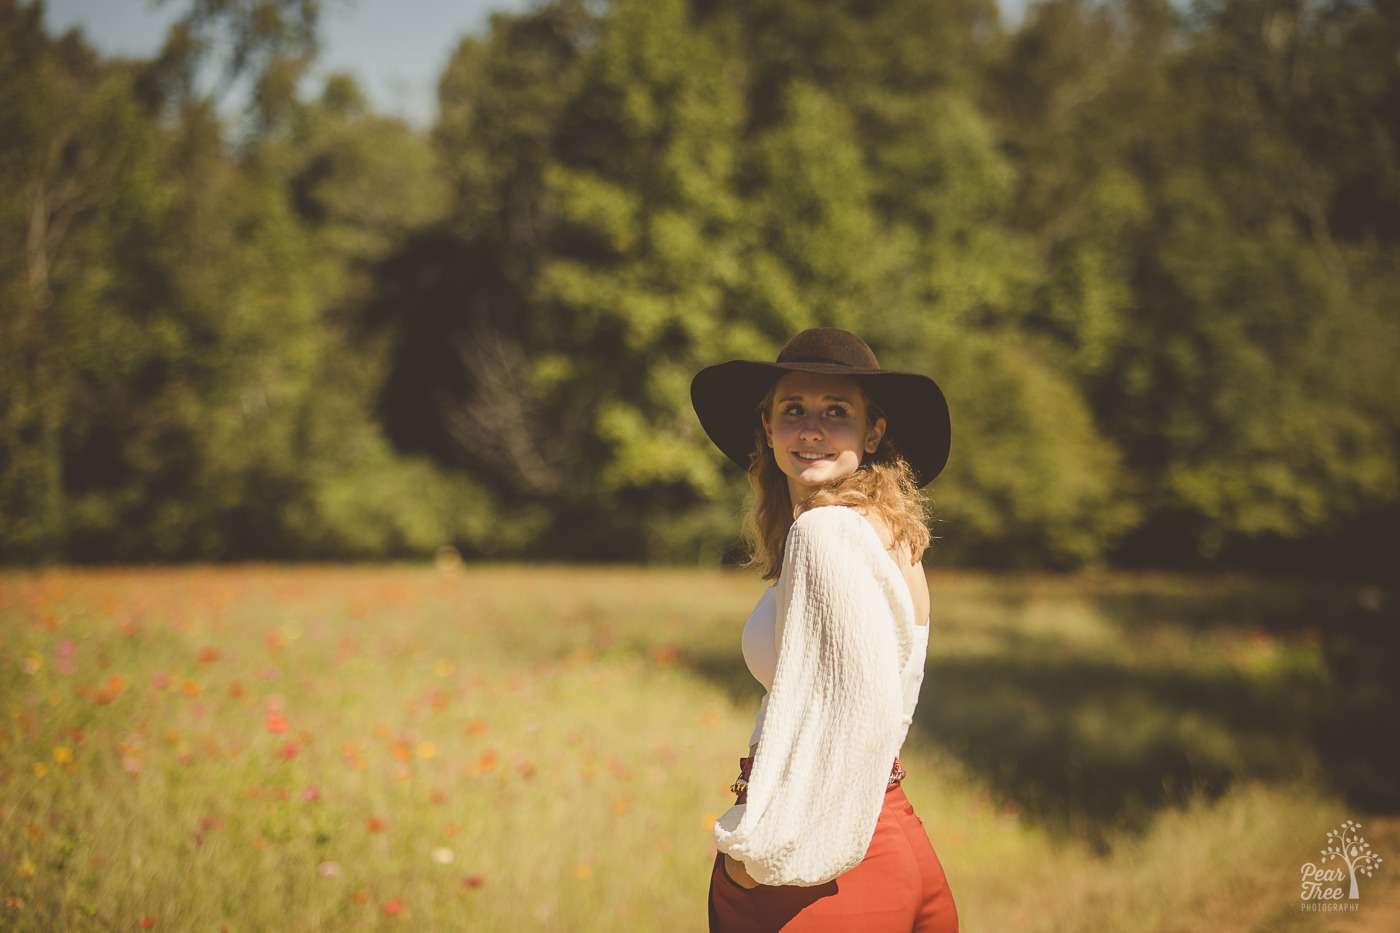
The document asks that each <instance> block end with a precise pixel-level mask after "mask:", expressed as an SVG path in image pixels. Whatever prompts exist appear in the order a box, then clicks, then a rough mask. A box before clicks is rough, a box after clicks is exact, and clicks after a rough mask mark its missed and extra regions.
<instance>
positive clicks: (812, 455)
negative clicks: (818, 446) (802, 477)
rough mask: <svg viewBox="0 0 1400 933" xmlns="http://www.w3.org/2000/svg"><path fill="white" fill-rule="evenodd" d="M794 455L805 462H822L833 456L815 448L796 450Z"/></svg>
mask: <svg viewBox="0 0 1400 933" xmlns="http://www.w3.org/2000/svg"><path fill="white" fill-rule="evenodd" d="M792 455H793V456H794V457H796V458H797V459H798V460H801V461H803V462H804V463H820V462H821V461H823V460H830V459H831V456H832V455H831V454H827V453H821V452H819V451H815V450H794V451H793V452H792Z"/></svg>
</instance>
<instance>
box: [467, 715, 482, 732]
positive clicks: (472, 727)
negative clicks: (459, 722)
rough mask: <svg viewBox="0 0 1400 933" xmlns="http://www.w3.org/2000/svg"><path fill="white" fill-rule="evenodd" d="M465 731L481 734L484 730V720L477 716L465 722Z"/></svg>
mask: <svg viewBox="0 0 1400 933" xmlns="http://www.w3.org/2000/svg"><path fill="white" fill-rule="evenodd" d="M467 731H468V732H470V733H471V734H472V735H481V734H482V733H484V732H485V731H486V720H484V719H481V718H479V717H478V718H476V719H473V720H472V721H471V722H469V723H467Z"/></svg>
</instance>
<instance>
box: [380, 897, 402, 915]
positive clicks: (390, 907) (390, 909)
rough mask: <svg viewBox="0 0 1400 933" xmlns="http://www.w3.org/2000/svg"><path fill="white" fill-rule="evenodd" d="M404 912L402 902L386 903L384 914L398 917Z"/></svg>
mask: <svg viewBox="0 0 1400 933" xmlns="http://www.w3.org/2000/svg"><path fill="white" fill-rule="evenodd" d="M402 910H403V902H402V901H385V902H384V912H385V913H386V914H388V915H389V916H391V917H394V916H397V915H398V914H399V912H400V911H402Z"/></svg>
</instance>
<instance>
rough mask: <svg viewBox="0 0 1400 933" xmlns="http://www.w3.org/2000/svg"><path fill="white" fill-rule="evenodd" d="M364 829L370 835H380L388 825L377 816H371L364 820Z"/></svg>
mask: <svg viewBox="0 0 1400 933" xmlns="http://www.w3.org/2000/svg"><path fill="white" fill-rule="evenodd" d="M365 828H366V829H368V830H369V831H370V832H372V833H382V832H384V830H386V829H388V828H389V824H388V823H386V822H384V820H382V819H380V818H379V817H377V816H372V817H370V818H369V819H367V820H365Z"/></svg>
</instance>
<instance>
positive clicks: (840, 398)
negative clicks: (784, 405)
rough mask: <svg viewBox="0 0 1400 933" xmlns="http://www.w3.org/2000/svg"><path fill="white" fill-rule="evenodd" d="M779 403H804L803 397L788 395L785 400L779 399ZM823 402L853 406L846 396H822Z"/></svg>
mask: <svg viewBox="0 0 1400 933" xmlns="http://www.w3.org/2000/svg"><path fill="white" fill-rule="evenodd" d="M778 401H779V402H800V401H802V396H800V395H788V396H785V397H783V398H780V399H778ZM822 401H823V402H845V403H846V404H847V405H849V404H851V400H850V399H848V398H846V396H844V395H824V396H822Z"/></svg>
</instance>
